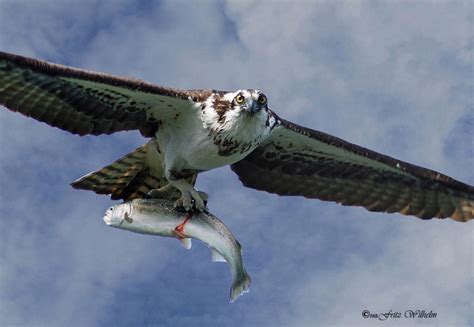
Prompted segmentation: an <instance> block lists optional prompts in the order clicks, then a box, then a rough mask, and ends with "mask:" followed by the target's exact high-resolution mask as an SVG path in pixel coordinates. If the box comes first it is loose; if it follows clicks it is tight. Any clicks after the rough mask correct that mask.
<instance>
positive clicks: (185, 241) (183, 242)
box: [177, 237, 193, 250]
mask: <svg viewBox="0 0 474 327" xmlns="http://www.w3.org/2000/svg"><path fill="white" fill-rule="evenodd" d="M177 239H178V241H179V243H181V245H182V246H183V247H184V248H185V249H186V250H189V249H190V248H191V246H193V243H192V242H191V239H190V238H189V237H178V238H177Z"/></svg>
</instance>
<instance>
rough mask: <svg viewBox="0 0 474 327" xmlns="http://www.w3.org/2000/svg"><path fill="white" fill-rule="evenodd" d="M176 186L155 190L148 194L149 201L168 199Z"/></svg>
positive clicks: (166, 186) (168, 185)
mask: <svg viewBox="0 0 474 327" xmlns="http://www.w3.org/2000/svg"><path fill="white" fill-rule="evenodd" d="M174 189H175V188H174V186H173V185H171V184H167V185H165V186H163V187H160V188H155V189H153V190H150V191H149V192H148V193H147V198H149V199H167V198H169V196H170V195H171V194H172V193H173V191H174Z"/></svg>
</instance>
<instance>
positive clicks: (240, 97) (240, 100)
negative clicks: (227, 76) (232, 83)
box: [234, 93, 245, 104]
mask: <svg viewBox="0 0 474 327" xmlns="http://www.w3.org/2000/svg"><path fill="white" fill-rule="evenodd" d="M234 99H235V102H237V104H242V103H244V102H245V99H244V97H243V95H242V94H240V93H239V94H237V95H236V96H235V98H234Z"/></svg>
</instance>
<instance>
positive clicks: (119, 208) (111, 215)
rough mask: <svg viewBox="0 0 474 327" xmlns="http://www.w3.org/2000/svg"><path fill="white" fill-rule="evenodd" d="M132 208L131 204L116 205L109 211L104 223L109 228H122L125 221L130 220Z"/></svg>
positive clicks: (106, 213)
mask: <svg viewBox="0 0 474 327" xmlns="http://www.w3.org/2000/svg"><path fill="white" fill-rule="evenodd" d="M131 213H132V206H131V204H130V203H120V204H116V205H114V206H112V207H110V208H108V209H107V211H106V212H105V215H104V218H103V219H104V222H105V223H106V224H107V225H109V226H115V227H116V226H120V225H121V224H122V223H123V221H124V220H127V221H128V220H130V215H131Z"/></svg>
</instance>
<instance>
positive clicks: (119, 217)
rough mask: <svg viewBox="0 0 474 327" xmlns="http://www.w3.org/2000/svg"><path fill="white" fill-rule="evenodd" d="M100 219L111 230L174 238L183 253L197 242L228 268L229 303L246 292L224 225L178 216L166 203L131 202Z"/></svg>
mask: <svg viewBox="0 0 474 327" xmlns="http://www.w3.org/2000/svg"><path fill="white" fill-rule="evenodd" d="M103 219H104V222H105V223H106V224H107V225H109V226H112V227H115V228H120V229H124V230H128V231H132V232H136V233H141V234H152V235H159V236H165V237H175V238H177V239H178V240H179V241H180V242H181V244H182V245H183V246H184V247H185V248H186V249H190V248H191V238H195V239H197V240H200V241H202V242H204V243H206V244H207V245H208V246H209V247H210V248H211V252H212V261H214V262H227V264H228V265H229V268H230V271H231V274H232V287H231V289H230V302H234V300H235V299H236V298H237V297H239V296H240V295H242V294H244V293H247V292H248V291H249V287H250V276H249V275H248V274H247V272H246V271H245V268H244V264H243V260H242V249H241V246H240V243H239V242H238V241H237V240H236V239H235V238H234V236H233V235H232V233H231V232H230V231H229V229H228V228H227V227H226V226H225V225H224V223H223V222H222V221H221V220H219V219H218V218H217V217H216V216H214V215H212V214H210V213H205V212H201V213H194V214H188V213H186V212H180V211H177V210H176V209H174V207H173V203H172V202H171V201H168V200H159V199H135V200H132V201H128V202H124V203H121V204H117V205H115V206H113V207H110V208H109V209H108V210H107V211H106V212H105V216H104V218H103Z"/></svg>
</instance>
